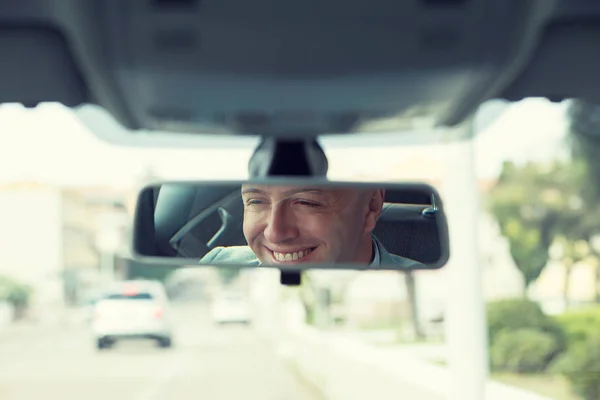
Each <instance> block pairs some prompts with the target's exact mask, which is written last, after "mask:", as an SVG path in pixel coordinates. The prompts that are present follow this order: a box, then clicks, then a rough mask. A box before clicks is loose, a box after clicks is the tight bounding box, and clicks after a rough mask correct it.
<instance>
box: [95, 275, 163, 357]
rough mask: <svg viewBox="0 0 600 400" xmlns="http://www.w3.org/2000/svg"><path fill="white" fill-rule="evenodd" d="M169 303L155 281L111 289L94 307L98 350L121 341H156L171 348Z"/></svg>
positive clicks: (160, 285) (130, 282)
mask: <svg viewBox="0 0 600 400" xmlns="http://www.w3.org/2000/svg"><path fill="white" fill-rule="evenodd" d="M169 314H170V312H169V301H168V298H167V295H166V292H165V289H164V287H163V285H162V284H161V283H160V282H155V281H123V282H118V283H116V284H113V285H111V287H110V288H109V289H108V290H107V291H106V292H105V294H104V296H102V297H101V298H100V299H99V300H98V301H97V302H96V305H95V307H94V317H93V322H92V332H93V335H94V337H95V340H96V346H97V348H98V349H100V350H101V349H106V348H110V347H111V346H112V345H113V344H114V343H115V342H116V341H117V340H121V339H154V340H156V341H157V343H158V345H159V346H160V347H165V348H166V347H171V345H172V327H171V320H170V315H169Z"/></svg>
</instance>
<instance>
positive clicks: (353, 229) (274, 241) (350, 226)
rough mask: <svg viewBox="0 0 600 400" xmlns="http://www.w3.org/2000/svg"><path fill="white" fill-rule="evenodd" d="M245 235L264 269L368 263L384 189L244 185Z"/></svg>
mask: <svg viewBox="0 0 600 400" xmlns="http://www.w3.org/2000/svg"><path fill="white" fill-rule="evenodd" d="M242 198H243V201H244V236H245V237H246V240H247V241H248V245H249V246H250V248H251V249H252V251H253V252H254V253H255V254H256V256H257V257H258V259H259V260H260V261H261V262H262V263H263V264H297V263H306V262H312V263H314V262H324V263H325V262H326V263H334V262H338V263H339V262H349V263H351V262H360V263H365V264H368V263H369V259H370V257H371V250H370V249H371V246H372V244H371V232H372V231H373V229H374V228H375V224H376V223H377V218H378V217H379V214H380V213H381V206H382V205H383V190H362V191H359V190H355V189H337V188H336V189H326V188H301V187H297V186H266V185H252V184H248V185H243V186H242Z"/></svg>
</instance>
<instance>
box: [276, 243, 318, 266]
mask: <svg viewBox="0 0 600 400" xmlns="http://www.w3.org/2000/svg"><path fill="white" fill-rule="evenodd" d="M265 248H266V249H267V250H268V251H269V253H271V257H272V258H273V260H275V261H276V262H280V263H282V262H283V263H293V262H298V261H304V260H306V258H307V257H308V256H309V255H310V254H311V253H312V252H313V251H314V250H315V249H316V247H304V248H301V249H296V250H286V251H276V250H272V249H270V248H268V247H266V246H265Z"/></svg>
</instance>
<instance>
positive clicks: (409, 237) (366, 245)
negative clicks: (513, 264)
mask: <svg viewBox="0 0 600 400" xmlns="http://www.w3.org/2000/svg"><path fill="white" fill-rule="evenodd" d="M133 254H134V257H135V258H137V259H139V260H140V261H144V262H160V263H162V264H164V263H171V264H172V263H175V264H186V265H189V264H205V265H211V266H219V265H228V266H238V267H240V266H241V267H246V266H261V267H274V268H279V269H286V268H290V269H293V270H302V269H309V268H344V269H369V268H376V269H388V270H389V269H394V270H395V269H403V270H414V269H435V268H439V267H441V266H443V265H444V264H445V263H446V262H447V261H448V258H449V243H448V228H447V222H446V217H445V215H444V212H443V207H442V201H441V199H440V197H439V195H438V193H437V191H436V190H435V189H434V188H433V187H431V186H429V185H425V184H412V183H411V184H389V183H385V184H383V183H368V184H367V183H353V182H329V181H326V180H315V179H290V178H286V179H272V178H269V179H268V180H252V181H245V182H242V181H239V182H231V181H230V182H165V183H159V184H154V185H150V186H147V187H145V188H143V189H142V190H141V192H140V194H139V197H138V202H137V206H136V214H135V221H134V232H133Z"/></svg>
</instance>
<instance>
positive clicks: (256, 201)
mask: <svg viewBox="0 0 600 400" xmlns="http://www.w3.org/2000/svg"><path fill="white" fill-rule="evenodd" d="M261 204H265V202H264V201H263V200H260V199H249V200H246V205H247V206H258V205H261Z"/></svg>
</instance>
